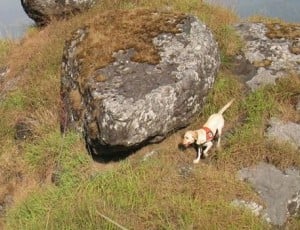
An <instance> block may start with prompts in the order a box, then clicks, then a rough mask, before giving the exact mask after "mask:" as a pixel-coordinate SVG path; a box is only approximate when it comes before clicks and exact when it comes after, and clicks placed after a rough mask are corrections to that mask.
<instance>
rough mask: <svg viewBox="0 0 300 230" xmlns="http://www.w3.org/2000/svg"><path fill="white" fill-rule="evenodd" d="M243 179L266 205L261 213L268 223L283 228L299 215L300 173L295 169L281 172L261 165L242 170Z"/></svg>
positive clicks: (241, 176)
mask: <svg viewBox="0 0 300 230" xmlns="http://www.w3.org/2000/svg"><path fill="white" fill-rule="evenodd" d="M239 176H240V178H241V179H243V180H246V181H248V182H250V183H251V185H252V186H253V187H254V189H255V190H256V191H257V192H258V194H259V195H260V196H261V198H262V199H263V201H264V202H265V204H266V209H265V210H264V211H261V210H260V211H259V212H258V214H260V215H262V216H263V218H265V219H266V220H267V221H268V222H270V223H271V224H273V225H278V226H282V225H283V224H284V223H285V222H286V220H287V218H288V217H289V216H294V215H297V214H299V206H300V205H299V204H300V196H299V194H300V172H299V171H297V170H294V169H289V170H286V171H285V172H282V171H280V170H279V169H277V168H276V167H275V166H273V165H270V164H266V163H260V164H258V165H257V166H254V167H250V168H244V169H242V170H240V172H239Z"/></svg>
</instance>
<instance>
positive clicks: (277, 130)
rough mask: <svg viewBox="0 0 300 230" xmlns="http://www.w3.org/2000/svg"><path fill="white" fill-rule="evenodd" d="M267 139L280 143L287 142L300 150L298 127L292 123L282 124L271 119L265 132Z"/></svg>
mask: <svg viewBox="0 0 300 230" xmlns="http://www.w3.org/2000/svg"><path fill="white" fill-rule="evenodd" d="M266 134H267V136H268V137H269V138H274V139H276V140H278V141H280V142H288V143H290V144H291V145H292V146H294V147H295V148H296V149H297V148H300V125H299V124H297V123H293V122H283V121H280V120H279V119H277V118H274V117H272V118H271V120H270V121H269V127H268V129H267V131H266Z"/></svg>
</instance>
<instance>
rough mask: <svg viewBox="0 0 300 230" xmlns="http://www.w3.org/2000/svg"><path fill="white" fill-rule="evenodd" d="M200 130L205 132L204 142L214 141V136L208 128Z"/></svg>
mask: <svg viewBox="0 0 300 230" xmlns="http://www.w3.org/2000/svg"><path fill="white" fill-rule="evenodd" d="M202 129H204V130H205V132H206V141H212V140H213V139H214V134H213V132H212V131H211V130H210V128H207V127H204V126H203V127H202Z"/></svg>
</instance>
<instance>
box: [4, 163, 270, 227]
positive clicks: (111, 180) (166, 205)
mask: <svg viewBox="0 0 300 230" xmlns="http://www.w3.org/2000/svg"><path fill="white" fill-rule="evenodd" d="M163 167H165V165H163V164H162V163H160V162H159V161H156V160H150V161H149V162H146V163H144V164H141V165H138V166H132V165H131V164H130V163H129V162H127V161H125V162H123V163H121V165H120V167H119V169H117V170H114V171H110V172H102V173H101V172H99V173H97V174H95V175H93V177H92V178H91V179H89V180H85V181H81V183H77V185H78V186H75V187H70V186H64V185H59V186H58V187H48V188H46V189H43V190H39V191H37V192H35V193H33V194H32V195H30V196H29V197H28V199H26V201H25V202H23V203H21V204H20V205H19V206H17V207H16V208H14V209H11V210H10V211H9V213H8V219H7V220H8V223H7V227H8V229H16V228H18V227H19V226H22V227H23V229H45V228H47V229H58V228H59V229H82V228H84V229H114V228H113V225H112V224H111V223H109V222H107V221H106V220H104V219H103V218H102V217H101V216H100V215H99V213H101V214H103V215H106V216H108V217H110V218H111V219H113V220H114V221H116V222H117V223H119V224H121V225H123V226H125V227H127V228H129V229H132V228H141V229H149V228H150V229H152V228H155V229H189V228H201V229H220V228H223V229H224V228H225V229H238V228H240V227H248V228H251V229H260V228H264V227H265V223H263V222H262V221H260V220H259V219H258V218H256V217H254V216H253V215H251V214H250V213H249V212H247V211H246V210H240V209H238V208H235V207H233V206H231V205H230V204H229V203H228V201H227V200H226V199H225V196H226V195H227V194H226V195H225V196H222V195H221V196H220V197H218V198H216V199H214V200H211V201H209V200H207V201H204V199H203V197H200V196H198V195H197V191H198V189H199V188H200V187H199V186H201V185H203V182H201V181H191V180H188V181H185V179H182V178H180V177H178V176H176V175H174V174H173V173H171V172H172V170H173V169H172V167H171V165H168V166H167V167H166V168H167V169H166V168H163ZM154 170H156V171H155V172H156V173H153V172H154ZM170 170H171V171H170ZM165 173H168V174H165ZM199 173H200V172H195V176H196V177H198V176H200V177H201V175H199ZM163 176H164V177H163ZM214 178H215V179H216V177H214ZM225 178H226V177H225ZM230 180H231V179H230ZM153 183H155V186H153ZM172 183H174V184H176V187H174V186H171V184H172ZM191 183H192V184H194V185H195V188H193V187H191V185H192V184H191ZM216 185H218V183H217V184H216ZM217 188H218V187H216V189H217ZM184 190H186V191H185V192H183V191H184ZM189 190H190V191H189ZM200 193H201V192H200ZM212 193H214V192H212ZM70 214H71V215H70ZM233 217H234V222H233V220H232V218H233Z"/></svg>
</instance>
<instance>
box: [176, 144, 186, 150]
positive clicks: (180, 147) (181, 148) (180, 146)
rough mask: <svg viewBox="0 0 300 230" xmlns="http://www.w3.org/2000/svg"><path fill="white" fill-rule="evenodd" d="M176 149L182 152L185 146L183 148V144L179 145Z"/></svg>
mask: <svg viewBox="0 0 300 230" xmlns="http://www.w3.org/2000/svg"><path fill="white" fill-rule="evenodd" d="M177 147H178V149H179V150H181V151H183V150H185V149H186V146H185V145H184V144H182V143H179V144H178V146H177Z"/></svg>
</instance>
